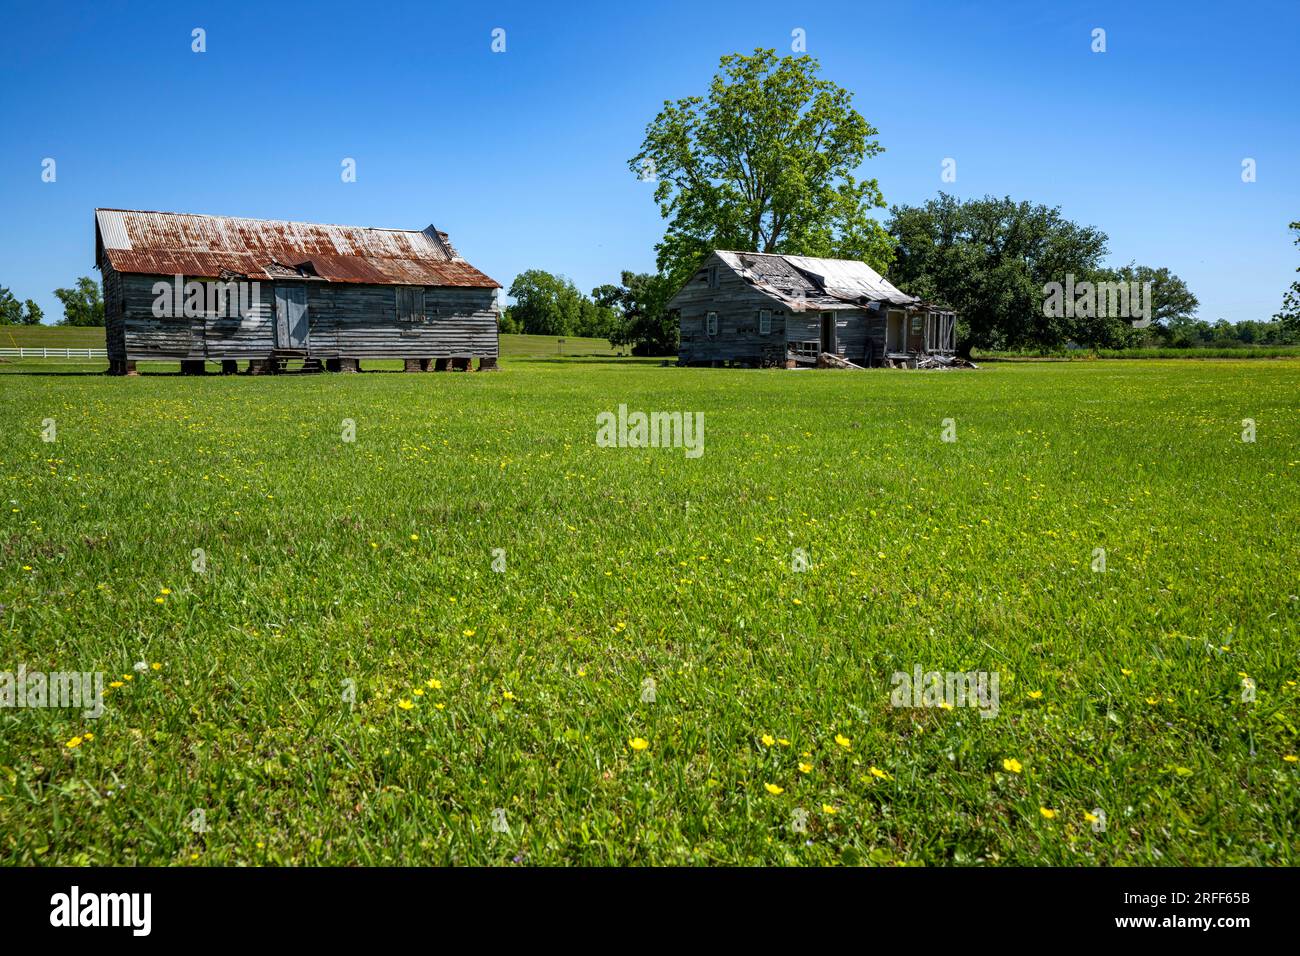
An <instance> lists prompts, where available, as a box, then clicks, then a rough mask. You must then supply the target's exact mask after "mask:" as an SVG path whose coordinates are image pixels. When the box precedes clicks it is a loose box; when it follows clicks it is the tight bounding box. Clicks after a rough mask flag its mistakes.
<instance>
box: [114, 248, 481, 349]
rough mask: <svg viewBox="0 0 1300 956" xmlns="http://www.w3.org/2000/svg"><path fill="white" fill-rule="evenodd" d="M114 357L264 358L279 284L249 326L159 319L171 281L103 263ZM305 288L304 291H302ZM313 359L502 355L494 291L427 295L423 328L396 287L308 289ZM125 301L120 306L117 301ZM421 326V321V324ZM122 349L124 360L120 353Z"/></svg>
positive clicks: (265, 290) (271, 343)
mask: <svg viewBox="0 0 1300 956" xmlns="http://www.w3.org/2000/svg"><path fill="white" fill-rule="evenodd" d="M103 276H104V280H103V281H104V299H105V315H106V320H107V322H108V335H107V338H108V343H109V344H108V349H109V358H127V359H135V360H140V359H163V360H173V361H175V360H180V359H208V360H211V361H217V360H220V359H257V358H266V357H267V356H269V355H270V354H271V351H272V350H273V349H274V348H275V284H274V283H272V282H263V283H261V288H260V296H259V300H260V301H259V305H258V307H257V308H255V309H253V310H251V311H250V314H249V315H247V316H244V317H242V318H225V317H217V316H205V317H202V318H184V317H180V318H157V317H155V316H154V314H153V304H154V300H155V298H156V296H155V295H154V292H153V287H154V283H156V282H167V283H171V282H172V281H173V277H172V276H145V275H121V274H119V273H117V272H115V271H114V270H113V269H112V267H110V266H107V264H105V266H104V269H103ZM295 284H297V285H301V283H295ZM306 286H307V320H308V341H307V352H308V354H309V355H311V356H313V357H319V358H360V359H364V358H372V359H374V358H472V357H484V356H488V357H496V356H497V355H498V343H497V314H496V310H495V307H494V306H495V301H496V295H495V290H493V289H467V288H424V289H423V290H422V292H423V295H419V294H417V295H416V296H415V301H416V302H417V303H420V308H421V309H422V314H423V316H424V320H423V321H405V322H399V321H398V319H397V292H396V289H397V288H398V287H396V286H375V285H352V284H346V285H345V284H342V283H339V284H332V283H324V282H308V283H306ZM115 302H118V303H120V306H119V307H115V306H114V303H115ZM413 317H414V318H417V319H418V317H419V316H418V314H417V315H414V316H413ZM115 349H116V352H115Z"/></svg>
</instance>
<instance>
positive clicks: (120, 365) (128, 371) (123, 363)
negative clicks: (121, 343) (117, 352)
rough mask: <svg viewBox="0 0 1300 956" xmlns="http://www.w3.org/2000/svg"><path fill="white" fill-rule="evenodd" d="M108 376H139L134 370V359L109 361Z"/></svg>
mask: <svg viewBox="0 0 1300 956" xmlns="http://www.w3.org/2000/svg"><path fill="white" fill-rule="evenodd" d="M108 374H109V375H139V374H140V373H139V372H137V371H136V370H135V361H134V359H110V360H109V362H108Z"/></svg>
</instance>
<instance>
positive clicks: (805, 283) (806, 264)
mask: <svg viewBox="0 0 1300 956" xmlns="http://www.w3.org/2000/svg"><path fill="white" fill-rule="evenodd" d="M668 308H669V309H670V310H673V311H675V312H676V313H677V315H678V322H679V325H680V328H681V348H680V361H681V363H682V364H684V365H750V366H755V367H767V366H786V367H795V366H797V365H801V364H806V365H815V364H817V361H818V357H819V356H820V355H822V354H823V353H828V354H830V355H832V356H838V357H839V358H840V359H843V360H847V361H849V362H852V363H853V364H855V365H860V366H862V367H864V368H870V367H872V366H877V365H885V366H892V367H897V366H911V367H915V366H916V364H917V362H918V361H922V360H924V359H925V358H926V357H927V356H951V355H953V353H954V351H955V325H956V313H954V312H952V311H951V310H948V309H944V308H941V307H939V306H935V305H931V304H928V303H925V302H922V301H921V300H920V299H918V298H917V297H916V296H912V295H908V294H907V293H905V292H902V291H900V290H899V289H897V288H895V287H894V286H893V285H891V284H890V283H889V282H887V281H886V280H885V279H884V278H882V277H881V276H880V274H879V273H877V272H876V271H875V270H874V269H872V268H871V267H870V266H868V265H867V264H866V263H865V262H857V261H855V260H851V259H816V258H811V257H809V256H789V255H780V254H776V253H758V252H730V251H726V250H719V251H717V252H714V253H713V254H712V255H710V256H709V257H708V258H707V259H705V260H704V262H703V264H701V266H700V268H699V269H698V270H696V272H695V274H694V275H693V276H692V277H691V278H690V279H689V280H688V281H687V282H686V284H685V285H684V286H683V287H682V288H681V289H680V290H679V291H678V293H677V294H676V295H675V296H673V298H672V299H671V300H670V301H669V303H668Z"/></svg>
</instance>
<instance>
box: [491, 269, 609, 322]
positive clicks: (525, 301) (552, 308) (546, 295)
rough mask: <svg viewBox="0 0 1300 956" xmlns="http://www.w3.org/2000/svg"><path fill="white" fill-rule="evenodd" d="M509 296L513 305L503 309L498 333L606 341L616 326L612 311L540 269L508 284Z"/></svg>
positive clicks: (557, 276) (521, 275)
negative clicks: (589, 338)
mask: <svg viewBox="0 0 1300 956" xmlns="http://www.w3.org/2000/svg"><path fill="white" fill-rule="evenodd" d="M510 295H511V296H512V297H513V298H514V300H515V304H514V305H512V306H510V307H509V308H508V309H507V310H506V315H505V316H504V317H503V321H502V331H518V332H522V333H524V334H526V335H577V336H588V337H591V338H609V337H610V336H612V335H613V334H615V332H616V330H617V328H618V325H619V318H618V315H617V313H616V312H615V311H614V310H613V309H612V308H610V307H608V306H606V305H602V304H599V303H597V302H593V301H592V300H591V299H589V298H588V297H587V296H585V295H583V294H582V292H581V291H580V290H579V289H578V287H577V286H575V285H574V284H573V282H572V281H570V280H569V279H566V278H565V277H564V276H560V275H553V274H551V273H549V272H546V271H545V270H543V269H528V270H525V271H524V272H521V273H519V275H517V276H516V277H515V281H514V282H512V283H511V284H510Z"/></svg>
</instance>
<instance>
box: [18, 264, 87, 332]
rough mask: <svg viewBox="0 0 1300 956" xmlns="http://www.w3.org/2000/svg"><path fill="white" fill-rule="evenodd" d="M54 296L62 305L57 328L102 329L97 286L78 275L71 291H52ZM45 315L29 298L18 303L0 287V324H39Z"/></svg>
mask: <svg viewBox="0 0 1300 956" xmlns="http://www.w3.org/2000/svg"><path fill="white" fill-rule="evenodd" d="M54 295H55V296H56V297H57V298H58V300H59V301H60V302H62V303H63V318H62V319H60V320H59V323H58V324H59V325H69V326H91V327H93V326H102V325H103V324H104V297H103V296H102V295H101V294H100V291H99V283H98V282H96V281H95V280H94V279H92V278H90V277H89V276H82V277H81V278H79V279H78V280H77V284H76V285H75V286H74V287H73V288H71V289H55V290H54ZM44 318H45V313H44V312H42V311H41V307H40V306H38V305H37V304H36V303H35V302H33V301H32V300H31V299H28V300H27V301H25V302H19V301H18V299H17V298H15V297H14V294H13V293H12V292H10V291H9V290H8V289H6V288H5V287H4V286H0V325H40V324H41V321H42V320H43V319H44Z"/></svg>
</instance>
